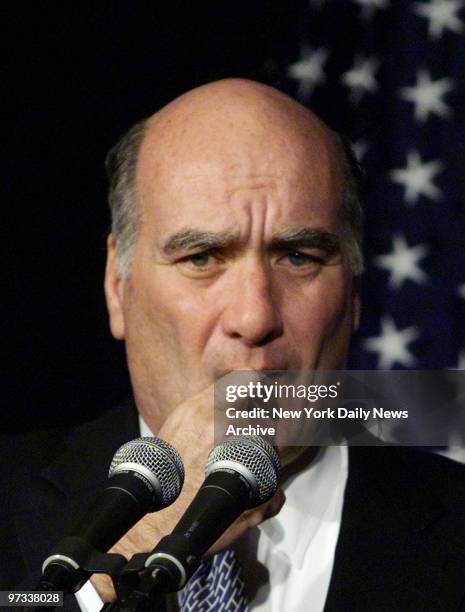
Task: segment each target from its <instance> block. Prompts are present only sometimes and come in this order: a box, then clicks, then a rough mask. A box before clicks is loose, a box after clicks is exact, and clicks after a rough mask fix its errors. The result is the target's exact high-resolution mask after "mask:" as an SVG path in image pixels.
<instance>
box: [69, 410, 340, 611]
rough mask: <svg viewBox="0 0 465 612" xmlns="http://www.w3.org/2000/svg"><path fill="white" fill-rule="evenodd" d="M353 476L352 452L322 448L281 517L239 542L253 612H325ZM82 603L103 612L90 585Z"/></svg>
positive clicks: (291, 486) (291, 482) (298, 478)
mask: <svg viewBox="0 0 465 612" xmlns="http://www.w3.org/2000/svg"><path fill="white" fill-rule="evenodd" d="M139 423H140V431H141V435H143V436H151V435H152V433H151V432H150V430H149V428H148V427H147V425H146V423H145V422H144V421H143V419H142V418H141V417H139ZM347 475H348V451H347V448H346V447H345V446H332V447H328V448H324V449H321V450H320V452H319V454H318V455H317V457H316V458H315V459H314V461H313V462H312V464H311V465H310V466H309V467H308V468H307V469H305V470H303V471H301V472H299V473H297V474H295V475H294V476H292V477H291V478H289V479H288V480H287V481H286V482H285V483H284V485H283V489H284V492H285V494H286V502H285V504H284V506H283V507H282V509H281V511H280V512H279V514H278V515H276V516H275V517H273V518H271V519H268V520H266V521H265V522H264V523H262V524H261V525H259V526H258V527H256V528H254V529H252V530H250V531H249V532H248V534H247V536H246V537H244V538H242V539H241V541H240V542H239V543H238V546H237V551H238V556H239V558H240V559H241V560H242V563H243V567H244V574H245V580H246V585H247V591H248V594H249V609H250V610H254V612H294V611H295V612H301V611H302V610H306V611H307V612H322V610H323V608H324V604H325V601H326V597H327V594H328V587H329V582H330V579H331V573H332V569H333V562H334V553H335V550H336V543H337V539H338V536H339V529H340V526H341V516H342V505H343V498H344V490H345V486H346V482H347ZM154 545H155V542H154ZM76 599H77V601H78V603H79V606H80V608H81V610H82V612H98V610H100V609H101V607H102V606H103V602H102V600H101V599H100V597H99V595H98V594H97V592H96V590H95V589H94V587H93V586H92V584H91V582H90V581H88V582H87V583H86V584H85V585H84V586H83V587H82V589H81V590H80V591H79V592H78V593H76Z"/></svg>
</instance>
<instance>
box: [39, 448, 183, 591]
mask: <svg viewBox="0 0 465 612" xmlns="http://www.w3.org/2000/svg"><path fill="white" fill-rule="evenodd" d="M108 477H109V480H108V485H107V487H106V488H105V489H104V491H103V493H102V495H101V496H100V497H99V499H98V500H97V502H96V504H95V505H94V507H93V508H92V509H91V510H90V512H88V513H87V515H86V517H85V518H84V520H82V521H81V523H80V524H79V526H78V527H77V528H76V530H74V531H73V533H72V535H71V536H69V537H67V538H64V539H63V540H61V541H60V542H59V543H58V544H57V545H56V546H55V547H54V549H53V550H52V552H51V553H50V555H49V556H48V557H47V558H46V559H45V561H44V563H43V565H42V574H43V575H42V579H41V580H40V582H39V585H38V586H37V588H36V590H39V591H49V590H54V591H64V592H72V593H73V592H76V591H78V590H79V589H80V588H81V586H82V585H83V584H84V583H85V582H86V581H87V580H88V578H89V577H90V573H89V572H88V571H84V570H83V569H82V567H81V559H82V558H83V557H85V555H86V554H89V552H92V550H93V549H95V550H97V551H101V552H104V551H107V550H108V549H109V548H111V546H113V544H115V543H116V542H117V541H118V540H119V539H120V538H121V537H122V536H123V535H124V534H125V533H126V532H127V531H128V530H129V529H130V528H131V527H132V526H133V525H135V524H136V523H137V522H138V521H139V520H140V519H141V518H142V517H143V516H144V515H145V514H147V512H155V511H156V510H161V509H162V508H165V507H166V506H169V505H170V504H172V503H173V502H174V501H175V500H176V499H177V497H178V496H179V493H180V492H181V489H182V485H183V483H184V466H183V463H182V459H181V457H180V455H179V453H178V452H177V451H176V450H175V449H174V448H173V447H172V446H171V445H170V444H168V443H167V442H165V441H164V440H161V439H160V438H156V437H153V438H149V437H143V438H137V439H135V440H131V441H130V442H127V443H126V444H124V445H123V446H121V447H120V448H119V449H118V450H117V451H116V453H115V456H114V457H113V460H112V462H111V465H110V470H109V474H108Z"/></svg>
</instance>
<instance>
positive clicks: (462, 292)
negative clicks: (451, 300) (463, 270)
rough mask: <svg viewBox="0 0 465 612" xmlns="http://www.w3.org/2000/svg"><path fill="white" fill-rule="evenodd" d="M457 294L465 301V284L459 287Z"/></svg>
mask: <svg viewBox="0 0 465 612" xmlns="http://www.w3.org/2000/svg"><path fill="white" fill-rule="evenodd" d="M458 293H459V295H460V297H461V298H463V299H464V300H465V283H463V285H460V286H459V288H458Z"/></svg>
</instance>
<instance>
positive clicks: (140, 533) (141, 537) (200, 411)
mask: <svg viewBox="0 0 465 612" xmlns="http://www.w3.org/2000/svg"><path fill="white" fill-rule="evenodd" d="M213 398H214V389H213V386H211V387H208V388H207V389H206V390H204V391H202V392H200V393H198V394H197V395H196V396H195V397H194V398H191V399H189V400H187V401H185V402H183V403H182V404H180V405H179V406H178V407H177V408H176V409H175V410H174V411H173V412H172V413H171V414H170V415H169V416H168V418H167V419H166V420H165V422H164V423H163V425H162V427H161V428H160V430H159V431H158V432H157V436H158V437H160V438H162V439H163V440H165V441H166V442H169V443H170V444H172V445H173V446H174V448H175V449H176V450H177V451H178V452H179V454H180V455H181V457H182V460H183V463H184V468H185V472H186V474H185V481H184V487H183V490H182V492H181V494H180V496H179V498H178V499H177V500H176V502H175V503H174V504H172V505H171V506H169V507H168V508H165V509H163V510H161V511H160V512H157V513H153V514H148V515H146V516H145V517H144V518H142V519H141V520H140V521H139V522H138V523H137V525H135V526H134V527H133V528H132V529H131V530H130V531H128V533H127V534H126V535H125V536H123V537H122V538H121V540H120V541H119V542H118V543H117V544H115V546H114V547H113V548H112V549H111V551H110V552H115V553H119V554H122V555H124V556H125V557H126V558H127V559H129V558H130V557H132V555H134V554H135V553H138V552H149V551H151V550H152V549H153V548H154V547H155V545H156V544H157V543H158V542H159V541H160V540H161V538H162V537H164V536H165V535H168V534H169V533H171V531H172V530H173V529H174V527H175V526H176V524H177V523H178V521H179V519H180V518H181V516H182V515H183V514H184V511H185V510H186V508H187V507H188V505H189V504H190V502H191V501H192V499H193V498H194V496H195V495H196V493H197V491H198V490H199V488H200V486H201V485H202V483H203V481H204V479H205V465H206V463H207V459H208V454H209V452H210V450H211V449H212V448H213V446H214V428H213ZM283 503H284V494H283V492H282V490H279V491H278V492H277V493H276V495H275V496H274V497H273V498H272V499H271V500H270V501H268V502H267V503H265V504H262V505H261V506H259V507H257V508H253V509H251V510H247V511H246V512H244V513H243V514H242V515H241V516H240V517H239V518H238V519H237V520H236V521H235V522H234V523H233V524H232V525H231V526H230V527H229V529H228V530H227V531H226V532H225V533H224V534H223V535H222V536H221V538H219V540H218V541H217V542H215V544H214V545H213V546H212V547H211V549H210V550H209V551H208V554H214V553H216V552H218V551H219V550H222V549H223V548H226V547H227V546H229V545H231V544H232V543H233V542H234V541H235V540H237V539H238V538H239V537H240V536H241V535H242V534H243V533H245V531H247V530H248V529H250V528H251V527H254V526H256V525H258V524H260V523H261V522H262V521H264V520H265V519H267V518H270V517H271V516H274V515H275V514H277V513H278V512H279V510H280V509H281V507H282V505H283ZM92 583H93V585H94V586H95V587H96V589H97V591H98V593H99V595H100V597H101V598H102V599H103V601H105V602H106V601H112V600H113V599H114V597H115V593H114V591H113V587H112V585H111V581H110V579H109V578H108V577H106V576H103V575H94V576H93V577H92Z"/></svg>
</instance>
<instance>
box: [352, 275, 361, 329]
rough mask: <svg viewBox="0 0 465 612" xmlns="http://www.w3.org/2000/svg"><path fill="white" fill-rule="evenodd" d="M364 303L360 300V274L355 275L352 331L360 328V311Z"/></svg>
mask: <svg viewBox="0 0 465 612" xmlns="http://www.w3.org/2000/svg"><path fill="white" fill-rule="evenodd" d="M361 310H362V304H361V300H360V276H355V277H354V278H353V280H352V333H353V334H355V332H356V331H357V330H358V327H359V325H360V313H361Z"/></svg>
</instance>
